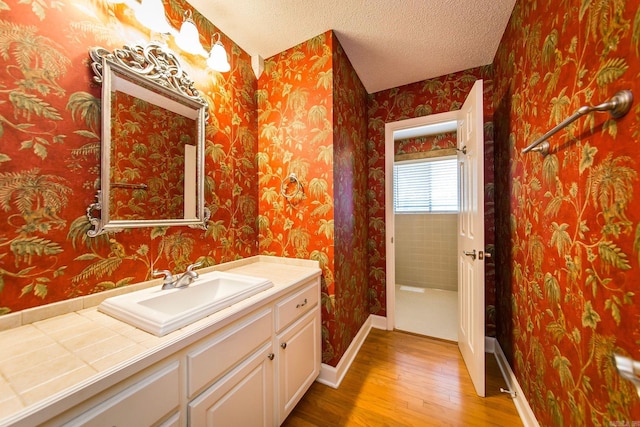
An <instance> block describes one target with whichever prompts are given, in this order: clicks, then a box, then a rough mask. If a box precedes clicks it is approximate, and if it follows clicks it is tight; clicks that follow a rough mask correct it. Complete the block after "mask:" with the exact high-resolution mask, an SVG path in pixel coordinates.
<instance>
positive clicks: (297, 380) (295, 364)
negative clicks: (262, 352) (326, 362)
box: [277, 311, 321, 424]
mask: <svg viewBox="0 0 640 427" xmlns="http://www.w3.org/2000/svg"><path fill="white" fill-rule="evenodd" d="M277 343H278V355H277V359H278V413H279V419H278V423H279V424H282V422H283V421H284V420H285V418H287V416H288V415H289V413H290V412H291V410H292V409H293V408H294V407H295V406H296V404H297V403H298V402H299V401H300V399H301V398H302V396H303V395H304V394H305V392H306V391H307V389H308V388H309V387H310V386H311V384H312V383H313V382H314V381H315V379H316V377H317V376H318V374H319V373H320V354H321V349H320V325H319V316H317V313H316V312H314V311H311V312H309V313H308V314H307V315H305V316H304V317H303V318H302V319H300V320H299V321H298V322H296V323H295V324H294V325H293V326H291V327H290V328H288V329H287V330H286V331H285V332H284V333H282V334H280V335H278V338H277Z"/></svg>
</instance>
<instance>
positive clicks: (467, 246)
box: [458, 80, 485, 396]
mask: <svg viewBox="0 0 640 427" xmlns="http://www.w3.org/2000/svg"><path fill="white" fill-rule="evenodd" d="M458 150H459V151H458V164H459V168H460V215H459V227H458V230H459V233H458V254H459V255H458V259H459V262H458V313H459V314H458V316H459V321H458V347H459V348H460V353H462V358H463V359H464V362H465V364H466V365H467V370H468V371H469V375H470V376H471V380H472V381H473V385H474V387H475V389H476V393H478V395H479V396H484V395H485V385H484V383H485V375H484V327H485V319H484V315H485V307H484V258H485V254H484V134H483V117H482V80H477V81H476V82H475V84H474V85H473V88H471V92H470V93H469V95H468V96H467V99H466V100H465V102H464V105H463V106H462V109H461V110H459V112H458Z"/></svg>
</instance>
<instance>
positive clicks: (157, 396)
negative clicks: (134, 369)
mask: <svg viewBox="0 0 640 427" xmlns="http://www.w3.org/2000/svg"><path fill="white" fill-rule="evenodd" d="M179 403H180V376H179V363H178V361H173V362H171V363H169V364H168V365H166V366H164V367H161V368H159V369H157V370H155V371H154V372H152V373H151V374H149V375H146V376H144V377H143V378H142V379H140V380H137V381H135V382H134V383H133V384H132V385H131V386H130V387H128V388H126V389H125V390H123V391H121V392H119V393H117V394H115V395H113V396H111V397H109V398H107V399H106V400H104V401H103V402H102V403H100V404H99V405H97V406H95V407H93V408H91V409H90V410H88V411H86V412H85V413H83V414H82V415H80V416H79V417H77V418H75V419H73V421H71V422H68V423H64V425H68V426H118V427H127V426H131V427H138V426H150V425H156V424H157V423H158V422H159V421H162V420H163V419H164V418H166V417H167V416H168V415H170V414H172V413H176V412H177V411H178V406H179ZM178 419H179V415H178V414H175V415H174V416H173V417H171V418H170V419H168V420H165V422H164V423H163V425H175V424H177V420H178Z"/></svg>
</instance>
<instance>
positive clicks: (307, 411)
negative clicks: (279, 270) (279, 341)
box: [283, 329, 522, 427]
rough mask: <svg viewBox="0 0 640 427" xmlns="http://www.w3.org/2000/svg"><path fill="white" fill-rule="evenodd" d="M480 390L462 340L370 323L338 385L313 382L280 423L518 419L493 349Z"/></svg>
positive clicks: (508, 422)
mask: <svg viewBox="0 0 640 427" xmlns="http://www.w3.org/2000/svg"><path fill="white" fill-rule="evenodd" d="M486 360H487V363H486V365H487V369H486V370H487V380H486V381H487V387H486V397H484V398H482V397H478V396H477V395H476V393H475V390H474V388H473V384H472V383H471V379H470V378H469V374H468V373H467V369H466V367H465V366H464V362H463V361H462V356H461V355H460V352H459V351H458V347H457V344H455V343H451V342H447V341H440V340H436V339H431V338H427V337H422V336H417V335H412V334H408V333H403V332H398V331H383V330H379V329H372V330H371V332H370V333H369V336H368V337H367V339H366V341H365V342H364V344H363V345H362V347H361V349H360V352H359V353H358V356H357V357H356V359H355V361H354V363H353V364H352V365H351V368H350V369H349V372H348V373H347V375H346V376H345V378H344V380H343V381H342V384H341V385H340V387H339V388H338V389H333V388H331V387H327V386H325V385H322V384H320V383H317V382H316V383H314V384H313V385H312V386H311V388H310V389H309V391H307V393H306V394H305V396H304V397H303V398H302V400H301V401H300V403H299V404H298V405H297V406H296V407H295V409H294V410H293V412H292V413H291V414H290V415H289V417H288V418H287V420H286V421H285V423H284V424H283V426H287V427H295V426H302V427H309V426H332V427H334V426H367V427H369V426H500V427H506V426H509V427H511V426H521V425H522V422H521V420H520V417H519V416H518V413H517V411H516V409H515V406H514V403H513V401H512V400H511V398H510V396H509V395H508V394H504V393H500V387H506V384H505V382H504V380H503V378H502V376H501V374H500V369H499V368H498V365H497V362H496V360H495V358H494V356H493V354H490V353H487V358H486Z"/></svg>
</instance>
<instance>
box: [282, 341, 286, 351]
mask: <svg viewBox="0 0 640 427" xmlns="http://www.w3.org/2000/svg"><path fill="white" fill-rule="evenodd" d="M280 347H282V349H283V350H284V349H285V348H287V343H286V342H283V343H282V344H280Z"/></svg>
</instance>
